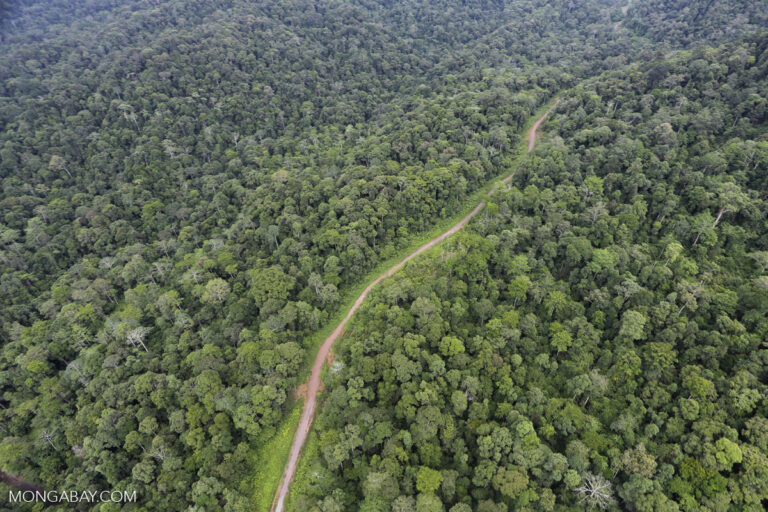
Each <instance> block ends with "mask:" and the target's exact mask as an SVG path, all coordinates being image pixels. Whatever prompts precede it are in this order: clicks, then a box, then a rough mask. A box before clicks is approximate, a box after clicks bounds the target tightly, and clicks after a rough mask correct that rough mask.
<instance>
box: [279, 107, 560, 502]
mask: <svg viewBox="0 0 768 512" xmlns="http://www.w3.org/2000/svg"><path fill="white" fill-rule="evenodd" d="M559 101H560V100H557V101H556V102H555V103H554V105H557V103H558V102H559ZM554 105H553V106H552V107H550V109H549V110H547V111H546V112H545V113H544V114H543V115H542V116H541V117H540V118H539V119H537V120H536V122H535V123H533V126H531V128H530V130H528V133H527V134H526V140H527V141H528V151H531V150H532V149H533V148H534V146H535V145H536V130H538V129H539V126H540V125H541V123H542V121H544V118H545V117H547V114H549V112H550V111H551V110H552V108H554ZM513 176H514V173H512V174H511V175H509V176H507V177H506V178H504V180H503V181H504V182H507V181H509V180H510V179H512V177H513ZM484 206H485V202H482V203H480V204H478V205H477V206H476V207H475V209H474V210H472V211H471V212H470V213H469V214H468V215H467V216H466V217H464V218H463V219H461V220H460V221H459V222H458V223H456V224H455V225H454V226H453V227H451V228H450V229H449V230H448V231H446V232H445V233H443V234H441V235H440V236H438V237H436V238H433V239H432V240H430V241H429V242H427V243H426V244H424V245H422V246H421V247H419V248H418V249H416V250H415V251H413V252H412V253H411V254H409V255H408V256H406V257H405V258H404V259H403V260H402V261H401V262H400V263H398V264H396V265H395V266H393V267H392V268H390V269H389V270H387V271H386V272H385V273H384V274H382V275H380V276H379V277H378V278H376V280H375V281H373V282H372V283H371V284H369V285H368V287H367V288H366V289H365V290H364V291H363V293H361V294H360V296H359V297H358V298H357V300H356V301H355V304H354V305H353V306H352V308H350V310H349V312H348V313H347V316H345V317H344V320H342V321H341V323H340V324H339V325H338V327H336V329H334V330H333V332H332V333H331V335H330V336H328V337H327V338H326V339H325V341H324V342H323V344H322V346H321V347H320V350H319V351H318V352H317V356H316V357H315V362H314V364H313V365H312V373H311V374H310V376H309V382H308V383H307V392H306V393H307V396H306V400H305V402H304V410H303V411H302V412H301V419H299V426H298V427H297V428H296V434H295V435H294V437H293V444H292V445H291V452H290V455H289V458H288V464H286V466H285V472H284V473H283V478H282V479H281V481H280V484H279V486H278V488H277V494H276V495H275V501H274V502H273V504H272V512H283V509H284V507H285V498H286V497H287V496H288V490H289V489H290V486H291V482H292V481H293V477H294V476H295V474H296V466H297V465H298V463H299V456H300V455H301V448H302V447H303V446H304V442H305V441H306V440H307V436H308V435H309V428H310V427H311V426H312V420H313V419H314V416H315V407H316V406H317V392H318V391H319V390H320V384H321V383H320V372H321V371H322V369H323V365H324V364H325V362H326V359H327V358H328V355H329V354H330V352H331V347H332V346H333V343H334V342H335V341H336V340H337V339H338V338H339V337H340V336H341V335H342V333H343V332H344V326H345V325H346V324H347V321H348V320H349V319H350V318H352V315H354V314H355V311H357V308H359V307H360V305H361V304H362V303H363V301H364V300H365V298H366V297H367V296H368V292H370V291H371V290H372V289H373V287H374V286H376V285H377V284H379V281H381V280H382V279H385V278H387V277H389V276H391V275H392V274H394V273H395V272H397V271H398V270H400V269H401V268H402V267H403V265H405V264H406V263H407V262H408V261H409V260H410V259H412V258H415V257H416V256H418V255H419V254H421V253H422V252H424V251H426V250H428V249H431V248H432V247H434V246H435V245H437V244H439V243H440V242H442V241H443V240H445V239H446V238H448V237H449V236H451V235H452V234H454V233H456V232H457V231H458V230H460V229H461V228H463V227H464V225H465V224H466V223H467V222H469V220H470V219H471V218H472V217H474V216H475V215H477V213H478V212H480V210H482V209H483V207H484Z"/></svg>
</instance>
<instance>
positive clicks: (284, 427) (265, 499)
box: [246, 400, 304, 512]
mask: <svg viewBox="0 0 768 512" xmlns="http://www.w3.org/2000/svg"><path fill="white" fill-rule="evenodd" d="M303 407H304V402H303V401H302V400H297V401H296V402H295V403H294V404H293V407H292V409H291V412H290V414H288V416H286V418H285V419H284V420H283V422H282V423H281V424H280V427H279V428H278V429H277V431H276V432H275V433H274V434H273V435H272V436H271V437H269V438H268V439H266V441H265V440H264V439H261V438H260V439H257V440H256V441H254V445H256V446H257V447H256V448H255V449H254V450H252V452H251V457H249V459H248V466H249V472H248V473H249V477H248V479H247V480H246V483H247V484H249V485H250V486H252V487H251V489H252V493H248V494H249V495H250V496H251V497H252V499H253V504H254V510H256V511H258V512H268V511H269V509H270V507H271V506H272V500H273V499H274V497H275V491H276V490H277V486H278V484H279V483H280V478H282V476H283V469H284V465H285V461H286V460H288V454H289V453H290V451H291V443H292V442H293V433H294V432H295V431H296V428H297V427H298V425H299V419H300V418H301V410H302V408H303ZM259 445H260V446H259Z"/></svg>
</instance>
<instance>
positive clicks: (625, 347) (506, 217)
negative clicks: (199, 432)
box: [294, 36, 768, 512]
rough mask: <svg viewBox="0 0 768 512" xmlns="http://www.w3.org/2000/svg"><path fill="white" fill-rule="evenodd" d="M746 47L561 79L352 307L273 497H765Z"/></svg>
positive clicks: (767, 56)
mask: <svg viewBox="0 0 768 512" xmlns="http://www.w3.org/2000/svg"><path fill="white" fill-rule="evenodd" d="M766 48H768V37H766V36H763V37H762V38H759V39H752V40H748V41H746V42H741V43H738V44H730V45H727V46H724V47H721V48H718V49H709V48H708V49H699V50H695V51H692V52H683V53H677V54H675V55H672V56H670V57H669V58H666V59H659V60H655V61H651V62H648V63H644V64H640V65H634V66H630V67H628V68H626V69H624V70H621V71H615V72H610V73H606V74H604V75H601V76H600V77H598V78H596V79H594V80H588V81H586V82H584V83H582V84H580V85H579V86H578V87H576V88H574V89H571V90H569V91H567V93H565V94H564V95H563V98H562V101H561V102H560V103H559V105H558V107H557V112H556V115H555V116H554V117H553V118H552V119H551V121H550V122H549V123H548V124H546V125H545V128H544V129H545V131H548V132H549V135H548V137H547V139H546V141H545V143H544V144H543V145H542V146H541V147H540V148H539V149H537V151H536V153H535V155H534V156H533V157H532V158H531V159H529V160H528V161H527V162H526V163H525V164H524V165H523V167H522V168H521V170H520V172H519V173H518V174H517V176H516V178H515V179H514V181H513V182H512V184H511V185H510V187H509V188H508V189H504V190H498V191H497V192H496V193H495V194H494V196H493V197H492V199H491V201H492V203H489V204H488V206H487V210H488V211H487V212H486V215H481V216H478V217H477V218H476V220H474V221H473V222H472V224H471V227H470V229H469V230H468V231H467V232H464V233H461V234H458V235H456V236H455V238H452V239H449V240H448V241H447V242H445V243H444V245H443V246H442V247H440V248H439V249H435V250H434V251H433V252H432V254H431V255H430V256H429V257H426V258H423V259H421V260H419V261H418V262H417V263H413V264H412V265H411V266H410V267H408V268H407V269H406V271H405V272H404V273H403V274H401V275H398V276H396V277H394V278H392V279H391V280H389V281H387V282H385V283H384V284H383V285H382V287H381V288H380V289H379V290H378V291H375V292H374V294H373V296H372V297H371V300H370V301H369V302H368V303H366V305H364V306H363V308H362V309H361V310H360V312H359V313H358V316H357V317H356V319H355V320H353V328H351V329H350V331H349V333H348V335H347V336H346V337H345V338H343V340H342V341H341V346H340V347H338V353H339V359H337V360H336V361H335V362H334V365H333V367H332V368H331V371H330V372H329V373H328V376H327V379H326V383H327V385H328V389H327V391H326V397H325V405H324V408H323V409H322V412H321V414H320V416H319V418H318V420H317V422H316V424H315V428H316V431H315V432H316V437H315V439H314V444H315V449H314V457H313V459H312V461H311V462H310V463H309V467H307V468H305V470H304V471H305V473H304V475H303V479H301V480H300V482H301V483H302V484H303V487H302V488H301V489H300V492H296V493H295V495H296V496H295V498H294V509H295V510H313V511H323V512H328V511H341V510H361V511H363V510H364V511H384V510H395V511H398V512H405V511H419V512H427V511H430V512H431V511H444V510H450V511H452V512H469V511H485V512H492V511H493V512H496V511H499V512H500V511H507V510H583V509H584V506H587V508H604V507H607V508H608V509H611V510H638V511H677V510H682V511H699V510H745V511H758V510H764V507H765V504H766V503H768V501H767V500H768V419H766V416H768V386H767V385H766V381H767V380H768V374H767V373H766V364H767V363H768V346H766V342H765V340H766V339H768V275H767V274H766V272H767V271H768V251H766V248H767V246H768V230H767V229H766V227H767V224H766V223H767V222H768V219H767V218H766V212H768V197H767V196H766V191H767V190H768V178H767V176H768V52H766ZM356 504H359V505H356Z"/></svg>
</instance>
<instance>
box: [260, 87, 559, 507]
mask: <svg viewBox="0 0 768 512" xmlns="http://www.w3.org/2000/svg"><path fill="white" fill-rule="evenodd" d="M553 103H554V99H550V101H548V102H547V103H545V104H544V105H542V106H541V107H539V109H538V110H537V111H536V112H535V113H534V114H533V115H532V116H531V117H530V118H529V120H528V122H526V124H525V126H524V127H523V130H522V134H521V138H520V140H519V141H518V142H517V148H516V150H515V152H514V153H513V154H512V155H510V156H509V157H508V158H507V160H506V162H505V163H506V165H504V166H503V167H502V169H501V172H499V173H498V174H497V175H496V176H495V177H493V178H492V179H490V180H488V182H487V183H486V184H485V186H483V187H481V188H479V189H477V190H475V191H474V192H473V193H472V194H470V195H468V196H467V197H466V198H465V199H464V200H463V201H462V203H461V206H460V207H459V208H458V209H456V213H454V215H452V216H451V217H447V218H444V219H440V220H438V221H437V222H436V223H435V224H434V225H433V226H432V227H431V228H430V229H429V230H428V231H424V232H422V233H417V234H413V235H412V236H410V237H408V241H407V242H406V243H404V244H403V245H402V246H401V247H400V248H399V249H397V251H396V254H395V255H393V256H391V257H389V258H387V259H386V260H383V261H381V262H379V263H378V264H377V265H376V266H375V267H374V268H372V269H371V270H370V271H369V272H368V273H366V274H365V275H364V276H363V277H361V278H360V279H359V280H358V284H356V285H354V286H350V287H348V288H346V289H345V290H344V291H343V292H341V294H340V295H341V297H340V300H339V307H338V308H337V309H336V311H335V312H334V313H333V314H332V315H331V316H330V317H329V318H328V321H327V322H325V324H324V325H323V327H322V328H320V329H319V330H317V331H315V333H314V334H313V335H312V336H310V337H309V338H308V339H307V340H306V341H305V343H304V346H305V347H307V358H306V361H305V363H304V365H303V367H304V370H303V371H302V373H300V374H299V375H298V376H297V382H304V381H305V380H306V379H307V377H308V376H309V373H310V371H311V368H312V362H313V361H314V360H315V357H316V356H317V352H318V350H320V346H321V345H322V344H323V341H324V340H325V339H326V338H327V337H328V336H329V335H330V334H331V332H333V330H334V329H335V328H336V327H337V326H338V325H339V324H340V323H341V321H342V320H343V319H344V317H345V316H346V314H347V312H348V311H349V310H350V309H351V308H352V306H353V305H354V303H355V301H356V300H357V298H358V297H359V296H360V294H361V293H362V292H363V290H365V289H366V288H367V287H368V285H369V284H371V283H372V282H373V281H374V280H375V279H376V278H377V277H379V276H380V275H382V274H383V273H385V272H386V271H387V270H388V269H389V268H390V267H392V266H394V265H395V264H397V263H399V262H400V261H402V260H403V259H404V258H405V257H406V256H408V255H409V254H411V253H412V252H413V251H415V250H416V249H418V248H419V247H421V246H422V245H424V244H425V243H427V242H428V241H430V240H432V239H433V238H435V237H436V236H439V235H440V234H442V233H444V232H445V231H447V230H448V229H449V228H451V227H452V226H453V225H454V224H456V223H458V222H459V221H460V220H461V219H463V218H464V217H466V216H467V215H468V214H469V212H471V211H472V210H473V209H474V208H475V207H476V206H477V205H478V204H479V203H481V202H483V201H486V200H487V199H488V193H489V192H490V191H491V190H493V189H496V188H501V187H503V186H504V185H503V184H501V182H500V180H501V179H502V178H506V177H507V176H508V175H509V174H510V173H512V172H514V171H515V170H516V169H517V167H518V166H519V165H520V163H521V162H522V161H523V159H524V158H525V157H526V156H527V154H528V151H527V146H528V141H527V140H526V138H525V134H526V133H528V130H530V128H531V127H532V126H533V124H534V123H535V122H536V120H537V119H539V118H540V117H541V116H542V115H543V114H544V112H546V111H547V109H549V108H550V107H551V106H552V105H553ZM302 407H303V402H298V403H297V404H295V405H294V406H293V409H292V410H291V413H290V415H289V416H288V417H287V418H286V419H285V420H283V422H282V423H281V424H280V426H279V427H278V431H277V434H275V436H273V437H272V438H270V440H269V441H267V443H265V444H264V446H263V447H259V448H257V449H256V451H255V455H254V457H253V459H252V462H253V464H252V465H251V468H252V470H251V472H250V475H249V476H248V477H247V480H248V481H249V483H250V485H253V486H254V488H255V489H256V491H255V492H257V493H258V496H254V504H255V505H256V508H255V510H256V511H257V512H262V511H263V512H269V510H270V507H271V506H272V499H273V498H274V495H275V493H276V492H277V486H278V484H279V483H280V479H281V478H282V476H283V471H284V469H285V464H286V462H287V461H288V456H289V454H290V448H291V443H292V441H293V435H294V432H295V430H296V427H297V426H298V424H299V418H300V416H301V410H302ZM286 429H288V430H289V432H290V434H289V435H287V436H284V433H285V432H286ZM282 437H287V439H282ZM317 449H318V446H317V442H316V436H312V435H310V436H309V437H308V439H307V445H306V446H305V447H304V450H303V452H304V453H303V455H302V457H301V458H300V459H299V465H298V469H297V474H296V477H295V478H294V482H293V485H291V489H290V491H289V494H288V498H287V501H286V505H287V504H288V503H290V502H291V498H292V496H293V489H295V488H296V487H297V486H296V485H295V484H296V482H297V481H299V477H300V476H305V475H304V474H303V473H306V471H307V470H308V467H309V466H308V464H309V463H308V462H307V459H312V458H313V457H306V455H307V454H308V453H309V452H310V451H313V453H316V452H317ZM300 473H302V474H300ZM270 493H271V495H270ZM264 504H266V506H264ZM286 510H290V508H289V507H287V506H286Z"/></svg>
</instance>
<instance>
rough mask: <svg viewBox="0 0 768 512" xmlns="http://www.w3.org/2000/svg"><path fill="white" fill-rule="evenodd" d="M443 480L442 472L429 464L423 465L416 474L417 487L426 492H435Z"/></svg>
mask: <svg viewBox="0 0 768 512" xmlns="http://www.w3.org/2000/svg"><path fill="white" fill-rule="evenodd" d="M442 481H443V476H442V475H441V474H440V471H438V470H435V469H432V468H429V467H427V466H421V467H419V472H418V473H417V474H416V489H418V490H419V492H422V493H426V494H429V493H434V492H436V491H437V489H438V487H440V483H441V482H442Z"/></svg>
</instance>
